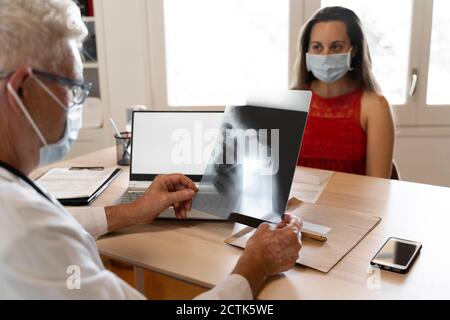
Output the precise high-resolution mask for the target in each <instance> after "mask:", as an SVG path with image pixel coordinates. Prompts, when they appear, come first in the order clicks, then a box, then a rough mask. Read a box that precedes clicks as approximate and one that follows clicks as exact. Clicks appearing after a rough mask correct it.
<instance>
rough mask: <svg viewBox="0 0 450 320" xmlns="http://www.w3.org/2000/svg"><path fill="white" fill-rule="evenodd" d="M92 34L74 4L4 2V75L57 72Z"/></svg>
mask: <svg viewBox="0 0 450 320" xmlns="http://www.w3.org/2000/svg"><path fill="white" fill-rule="evenodd" d="M87 34H88V30H87V28H86V25H85V24H84V22H83V21H82V19H81V14H80V10H79V8H78V7H77V6H76V4H75V3H74V2H73V1H72V0H0V71H12V70H14V69H15V68H17V67H19V66H22V65H26V66H30V67H33V68H38V69H43V70H46V71H53V72H55V71H57V69H58V68H60V67H61V66H62V65H63V64H64V62H65V60H66V59H67V58H68V57H69V56H68V54H69V50H68V48H69V47H68V44H69V43H70V42H71V41H74V42H75V43H76V44H77V45H78V47H80V46H81V43H82V41H83V39H84V38H85V37H86V36H87Z"/></svg>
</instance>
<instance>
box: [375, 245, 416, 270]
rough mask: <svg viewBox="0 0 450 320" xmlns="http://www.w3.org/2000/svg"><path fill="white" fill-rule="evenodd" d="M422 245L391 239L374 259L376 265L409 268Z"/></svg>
mask: <svg viewBox="0 0 450 320" xmlns="http://www.w3.org/2000/svg"><path fill="white" fill-rule="evenodd" d="M419 249H420V244H419V243H417V242H412V241H407V240H401V239H395V238H390V239H389V240H388V241H387V242H386V244H385V245H384V246H383V248H381V250H380V251H379V252H378V253H377V255H376V256H375V257H374V258H373V262H374V263H376V264H382V265H385V266H403V267H407V266H408V264H409V263H410V262H411V260H412V259H413V258H414V256H415V254H416V253H417V251H418V250H419Z"/></svg>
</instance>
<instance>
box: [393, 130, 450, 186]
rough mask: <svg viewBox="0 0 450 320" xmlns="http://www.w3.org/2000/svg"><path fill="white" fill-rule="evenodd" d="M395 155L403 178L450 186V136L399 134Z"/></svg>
mask: <svg viewBox="0 0 450 320" xmlns="http://www.w3.org/2000/svg"><path fill="white" fill-rule="evenodd" d="M394 157H395V160H396V162H397V164H398V167H399V171H400V175H401V178H402V180H406V181H412V182H420V183H426V184H434V185H440V186H445V187H450V161H449V159H450V136H398V137H397V139H396V146H395V156H394Z"/></svg>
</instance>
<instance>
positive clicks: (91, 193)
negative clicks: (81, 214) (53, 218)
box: [36, 167, 122, 206]
mask: <svg viewBox="0 0 450 320" xmlns="http://www.w3.org/2000/svg"><path fill="white" fill-rule="evenodd" d="M121 172H122V170H121V169H120V168H103V167H72V168H55V169H51V170H49V171H47V172H46V173H45V174H43V175H42V176H41V177H39V178H38V179H37V180H36V183H37V184H38V185H39V186H41V187H42V188H43V189H45V190H47V191H48V192H49V193H50V194H52V195H53V196H54V197H55V198H56V199H57V200H58V201H59V202H60V203H61V204H62V205H64V206H88V205H90V204H91V203H92V202H93V201H94V200H95V199H97V198H98V197H99V196H100V194H101V193H102V192H103V191H104V190H106V188H107V187H108V186H109V185H110V184H111V182H112V181H114V179H115V178H116V177H117V176H118V175H119V174H120V173H121ZM86 181H87V182H86ZM80 189H83V190H82V191H81V190H80Z"/></svg>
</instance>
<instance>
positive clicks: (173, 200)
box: [135, 174, 198, 223]
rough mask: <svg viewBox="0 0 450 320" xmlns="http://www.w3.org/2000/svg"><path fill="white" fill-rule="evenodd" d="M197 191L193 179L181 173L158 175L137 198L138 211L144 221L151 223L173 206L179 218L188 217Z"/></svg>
mask: <svg viewBox="0 0 450 320" xmlns="http://www.w3.org/2000/svg"><path fill="white" fill-rule="evenodd" d="M197 191H198V189H197V187H196V186H195V184H194V183H193V182H192V181H191V179H189V178H188V177H186V176H183V175H181V174H167V175H161V176H157V177H156V178H155V179H154V180H153V182H152V184H151V185H150V187H149V188H148V189H147V191H146V192H145V194H144V196H142V197H141V198H139V199H138V200H136V202H135V207H136V213H137V214H138V215H139V216H140V217H141V221H142V223H149V222H151V221H153V219H155V218H156V217H157V216H158V215H159V214H160V213H161V212H163V211H164V210H166V209H167V208H169V207H173V208H174V210H175V215H176V217H177V218H179V219H183V218H186V216H187V213H188V212H189V211H191V209H192V198H193V197H194V196H195V194H196V193H197Z"/></svg>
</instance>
